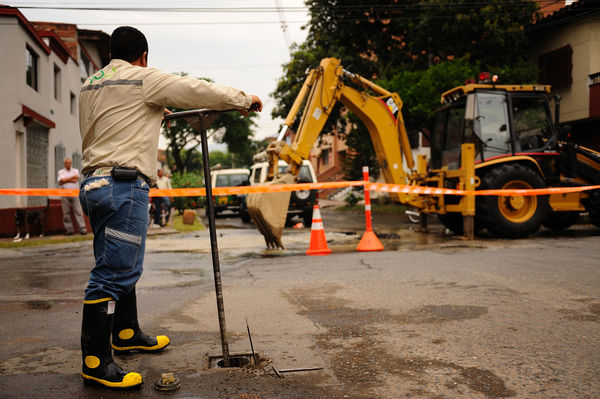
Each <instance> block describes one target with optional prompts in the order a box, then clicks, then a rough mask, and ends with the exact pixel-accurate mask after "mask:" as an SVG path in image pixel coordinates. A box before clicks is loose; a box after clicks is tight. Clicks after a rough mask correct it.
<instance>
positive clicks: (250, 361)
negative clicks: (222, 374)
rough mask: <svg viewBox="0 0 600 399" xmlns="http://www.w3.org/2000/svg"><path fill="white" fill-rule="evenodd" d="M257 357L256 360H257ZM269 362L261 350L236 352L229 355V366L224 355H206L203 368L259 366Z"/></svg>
mask: <svg viewBox="0 0 600 399" xmlns="http://www.w3.org/2000/svg"><path fill="white" fill-rule="evenodd" d="M255 358H256V360H255ZM268 363H269V359H268V358H266V357H265V355H264V354H263V353H261V352H254V355H253V354H252V353H234V354H230V355H229V367H225V363H224V361H223V355H222V354H220V355H208V354H206V355H204V361H203V364H202V368H203V369H204V370H208V369H223V368H248V369H253V368H258V367H265V366H266V365H267V364H268Z"/></svg>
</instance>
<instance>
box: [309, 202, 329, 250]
mask: <svg viewBox="0 0 600 399" xmlns="http://www.w3.org/2000/svg"><path fill="white" fill-rule="evenodd" d="M330 253H331V249H329V248H328V247H327V239H326V238H325V230H324V229H323V219H321V211H319V205H318V204H315V206H314V207H313V216H312V225H311V227H310V245H309V247H308V250H307V251H306V254H307V255H329V254H330Z"/></svg>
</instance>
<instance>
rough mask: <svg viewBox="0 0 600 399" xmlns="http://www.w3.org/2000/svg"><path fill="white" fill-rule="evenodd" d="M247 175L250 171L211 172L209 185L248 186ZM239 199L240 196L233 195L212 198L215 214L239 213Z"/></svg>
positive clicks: (222, 170)
mask: <svg viewBox="0 0 600 399" xmlns="http://www.w3.org/2000/svg"><path fill="white" fill-rule="evenodd" d="M249 175H250V171H249V170H248V169H219V170H215V171H212V172H211V183H212V186H213V187H236V186H248V185H249V182H248V176H249ZM240 197H241V196H240V195H235V194H230V195H216V196H213V198H214V200H215V214H217V213H219V212H222V211H225V210H230V211H233V212H239V211H240V201H241V198H240Z"/></svg>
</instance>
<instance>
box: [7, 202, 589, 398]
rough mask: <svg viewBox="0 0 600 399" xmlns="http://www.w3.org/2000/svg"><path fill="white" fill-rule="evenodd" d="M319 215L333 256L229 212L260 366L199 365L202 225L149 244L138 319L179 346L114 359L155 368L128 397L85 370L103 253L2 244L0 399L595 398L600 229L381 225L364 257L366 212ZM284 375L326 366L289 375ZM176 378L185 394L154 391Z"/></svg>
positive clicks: (203, 343)
mask: <svg viewBox="0 0 600 399" xmlns="http://www.w3.org/2000/svg"><path fill="white" fill-rule="evenodd" d="M355 216H356V215H355ZM323 219H324V222H325V230H326V234H327V239H328V243H329V246H330V248H332V250H333V254H332V255H329V256H323V257H307V256H305V255H304V251H305V250H306V248H307V246H308V240H309V238H310V231H309V230H308V229H288V230H286V233H285V235H284V244H285V245H286V250H284V251H266V250H264V249H263V247H264V244H263V242H262V240H261V238H260V236H258V235H257V233H256V232H255V231H254V230H253V229H251V228H248V226H244V225H242V224H241V223H239V222H238V220H237V219H233V218H219V220H218V225H219V235H218V236H219V248H220V251H221V253H220V257H221V267H222V272H223V277H222V279H223V285H224V298H225V314H226V320H227V337H228V340H229V346H230V351H231V352H235V353H238V352H239V353H248V352H249V351H250V345H249V340H248V335H247V329H246V320H247V321H248V325H249V327H250V329H251V334H252V340H253V344H254V348H255V349H256V350H257V351H259V352H260V353H261V354H262V355H264V356H265V357H266V358H268V359H269V362H268V365H267V366H266V367H265V368H264V369H259V370H248V369H241V368H236V369H219V368H206V367H204V363H205V355H206V354H210V355H218V354H219V353H220V351H221V346H220V338H219V326H218V318H217V312H216V304H215V295H214V285H213V280H212V264H211V260H210V253H209V243H208V235H207V233H206V232H200V233H193V234H188V235H164V236H162V235H161V236H155V237H153V238H151V239H150V240H149V241H148V248H147V254H146V262H145V272H144V276H143V277H142V279H141V280H140V282H139V284H138V302H139V307H140V314H141V315H142V317H141V321H140V322H141V325H142V327H143V328H144V330H146V332H148V333H155V334H159V333H161V334H162V333H166V334H167V335H169V336H170V337H171V340H172V344H171V345H170V346H169V347H168V348H167V349H166V350H165V351H164V352H162V353H160V354H155V355H139V354H137V355H127V356H121V357H118V358H117V362H119V363H120V364H121V365H123V366H124V367H126V368H127V369H130V370H132V371H140V372H141V373H142V375H143V376H144V381H145V383H144V385H143V387H142V388H141V390H139V391H132V392H126V393H121V392H110V391H105V390H103V389H101V388H95V387H88V386H85V385H84V384H83V383H82V380H81V377H80V376H79V374H78V373H79V371H80V366H81V355H80V351H79V332H80V323H81V298H82V294H83V289H84V287H85V285H86V280H87V275H88V273H89V269H90V267H91V266H92V264H93V258H92V250H91V243H89V242H84V243H78V244H69V245H64V244H63V245H52V246H43V247H34V248H28V249H20V250H0V272H1V273H2V274H1V275H2V279H0V304H1V306H0V321H1V323H0V336H1V337H2V340H1V341H0V398H47V399H51V398H99V397H102V398H117V397H118V398H122V397H126V398H142V397H143V398H158V397H165V396H169V397H173V398H192V397H193V398H241V399H259V398H313V397H314V398H316V397H323V398H345V397H348V398H375V397H377V398H409V397H410V398H436V399H439V398H504V397H515V398H597V397H600V378H599V377H600V345H599V344H598V342H599V338H600V324H599V322H600V245H599V244H600V230H598V229H595V228H593V227H591V226H589V225H585V224H581V225H576V226H574V227H572V228H571V229H569V230H567V231H565V232H563V233H559V234H557V233H553V232H550V231H548V230H542V231H540V232H539V233H538V234H536V235H535V236H534V237H531V238H528V239H523V240H498V239H494V238H492V237H488V236H486V235H485V234H484V235H483V236H482V237H480V238H478V239H477V240H475V241H465V240H462V239H460V238H456V237H451V236H450V237H449V236H446V235H445V234H443V233H444V232H443V229H442V228H441V227H440V226H439V225H437V224H435V223H432V224H431V226H430V233H429V234H423V233H418V232H415V231H414V230H410V228H412V227H413V226H414V225H413V226H410V225H408V224H406V223H404V219H403V217H397V216H389V215H388V216H384V217H380V216H376V217H375V220H374V226H375V229H376V231H377V232H378V233H379V234H380V236H381V237H383V238H382V242H383V244H384V245H385V247H386V250H384V251H383V252H378V253H356V252H354V251H353V248H354V247H355V246H356V244H357V242H358V239H359V238H360V234H361V231H362V230H361V229H362V221H361V219H360V215H359V216H356V217H350V216H349V215H345V214H340V213H336V212H331V211H327V210H325V212H324V213H323ZM271 366H275V368H276V369H278V370H280V369H297V368H305V367H316V368H322V369H320V370H315V371H306V372H289V373H285V374H283V376H284V377H285V378H278V377H277V375H276V374H275V373H274V372H273V369H272V368H271ZM163 372H174V373H175V374H176V375H177V376H178V377H179V378H181V381H182V383H181V388H180V389H179V390H177V391H175V392H172V393H162V392H158V391H155V390H154V388H153V386H154V382H155V381H156V380H158V378H159V376H160V374H161V373H163Z"/></svg>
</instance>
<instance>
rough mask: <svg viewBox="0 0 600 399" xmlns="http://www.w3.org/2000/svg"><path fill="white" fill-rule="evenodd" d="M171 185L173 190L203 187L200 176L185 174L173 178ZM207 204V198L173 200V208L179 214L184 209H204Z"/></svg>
mask: <svg viewBox="0 0 600 399" xmlns="http://www.w3.org/2000/svg"><path fill="white" fill-rule="evenodd" d="M171 185H172V186H173V188H198V187H202V186H203V183H202V177H201V176H200V175H198V174H196V173H191V172H184V173H177V174H174V175H173V176H172V177H171ZM205 203H206V197H175V198H174V199H173V207H174V208H175V209H177V212H178V213H179V214H182V213H183V210H184V209H196V208H202V207H204V204H205Z"/></svg>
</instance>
